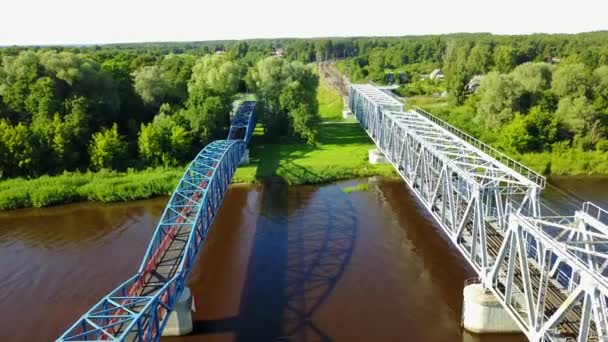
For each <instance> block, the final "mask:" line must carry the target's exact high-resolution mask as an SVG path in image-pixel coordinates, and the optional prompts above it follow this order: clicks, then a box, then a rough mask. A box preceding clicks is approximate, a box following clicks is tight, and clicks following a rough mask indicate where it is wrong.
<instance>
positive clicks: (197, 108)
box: [182, 55, 241, 143]
mask: <svg viewBox="0 0 608 342" xmlns="http://www.w3.org/2000/svg"><path fill="white" fill-rule="evenodd" d="M240 79H241V69H240V68H239V66H238V65H237V64H236V63H235V62H234V61H231V60H229V59H228V58H227V57H225V56H223V55H208V56H205V57H203V58H201V59H200V60H198V61H197V62H196V65H195V66H194V68H193V69H192V77H191V78H190V81H189V82H188V94H189V97H188V101H187V104H186V109H185V110H184V111H183V112H182V115H183V116H184V117H185V118H186V119H188V121H189V122H190V129H191V131H192V132H193V133H194V134H195V135H196V136H197V137H198V138H199V139H200V141H202V142H204V143H207V142H209V141H210V140H212V139H215V138H219V137H224V136H225V134H226V131H227V129H228V127H229V125H230V117H229V115H230V110H231V108H232V97H233V96H234V94H235V93H236V91H237V90H238V86H239V81H240Z"/></svg>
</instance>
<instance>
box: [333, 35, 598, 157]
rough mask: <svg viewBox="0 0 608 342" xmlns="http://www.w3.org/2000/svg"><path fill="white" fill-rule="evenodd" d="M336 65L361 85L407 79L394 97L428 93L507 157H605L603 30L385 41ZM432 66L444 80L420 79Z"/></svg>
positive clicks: (451, 117) (444, 112) (442, 111)
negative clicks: (393, 76) (397, 76)
mask: <svg viewBox="0 0 608 342" xmlns="http://www.w3.org/2000/svg"><path fill="white" fill-rule="evenodd" d="M423 44H424V46H425V48H424V49H422V48H421V47H422V46H423ZM339 67H340V68H341V70H342V71H343V72H345V73H346V74H348V76H349V77H351V80H355V81H360V82H364V81H367V80H372V81H376V82H384V81H385V74H387V73H394V72H398V73H405V74H406V75H407V76H408V77H407V81H406V83H407V84H404V85H402V86H401V87H400V88H399V89H397V92H399V93H402V94H406V95H434V96H431V97H430V98H429V99H427V100H428V101H430V102H429V103H430V104H431V105H430V107H429V109H430V110H431V111H432V112H434V113H436V114H439V115H440V116H442V117H444V118H446V119H447V120H448V121H450V122H451V123H453V124H456V125H457V126H459V127H460V128H463V129H465V130H466V131H468V132H470V133H472V134H473V135H475V136H477V137H480V138H481V139H482V140H484V141H486V142H489V143H492V144H495V145H496V146H498V147H499V148H501V149H502V150H504V151H507V152H509V153H512V154H523V153H530V152H555V153H558V154H559V153H562V152H563V151H566V150H576V151H583V152H584V151H599V152H602V151H603V152H606V151H608V32H591V33H583V34H576V35H544V34H536V35H527V36H493V35H487V34H470V35H450V36H440V37H422V38H420V39H419V40H418V39H413V38H405V39H397V40H395V41H392V42H391V40H387V42H386V46H381V45H378V46H376V47H374V48H372V49H371V50H370V51H369V52H368V53H365V54H359V55H358V56H356V57H352V58H349V59H347V60H345V61H342V62H341V63H340V65H339ZM435 68H441V69H442V71H443V73H444V74H445V80H444V81H438V80H428V79H426V80H421V78H420V76H423V75H424V76H425V77H426V75H428V73H429V72H430V71H431V70H433V69H435ZM474 78H477V79H478V80H480V82H479V84H478V88H477V87H475V88H474V89H471V88H470V87H467V85H469V83H470V82H471V81H472V79H474ZM397 82H398V83H399V81H397ZM443 89H445V90H446V91H447V100H448V101H447V105H446V103H445V101H444V100H443V99H442V98H439V97H438V93H439V92H440V90H443ZM431 100H433V101H436V103H439V105H436V106H433V105H432V103H433V101H431ZM581 162H584V161H581ZM606 162H608V160H606Z"/></svg>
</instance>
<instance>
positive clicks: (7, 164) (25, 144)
mask: <svg viewBox="0 0 608 342" xmlns="http://www.w3.org/2000/svg"><path fill="white" fill-rule="evenodd" d="M0 141H2V146H1V147H0V150H3V151H0V153H2V152H3V154H4V155H3V156H2V157H3V158H2V160H1V161H0V165H1V173H2V176H5V177H16V176H19V175H33V174H35V170H34V169H33V168H32V167H33V162H34V160H33V155H34V146H33V141H32V135H31V133H30V131H29V129H28V127H27V126H25V125H23V124H22V123H18V124H17V125H14V126H13V125H11V124H9V123H8V122H7V121H5V120H0Z"/></svg>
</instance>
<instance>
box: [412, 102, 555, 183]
mask: <svg viewBox="0 0 608 342" xmlns="http://www.w3.org/2000/svg"><path fill="white" fill-rule="evenodd" d="M414 111H415V112H416V113H418V114H420V115H422V116H424V117H425V118H427V119H429V120H431V121H432V122H434V123H435V124H437V125H439V126H441V127H442V128H444V129H446V130H447V131H449V132H450V133H452V134H454V135H456V136H457V137H459V138H460V139H462V140H464V141H466V142H467V143H469V144H471V145H473V146H474V147H476V148H478V149H480V150H481V151H482V152H483V153H485V154H487V155H489V156H490V157H492V158H494V159H496V160H498V161H499V162H501V163H503V164H504V165H506V166H507V167H509V168H511V169H513V170H514V171H516V172H518V173H519V174H521V175H523V176H524V177H526V178H528V179H529V180H531V181H532V182H534V183H536V184H537V185H538V186H540V187H541V189H544V188H545V185H546V184H547V180H546V178H545V177H544V176H542V175H540V174H539V173H538V172H536V171H534V170H532V169H530V168H529V167H527V166H525V165H523V164H522V163H520V162H518V161H516V160H515V159H513V158H511V157H509V156H507V155H505V154H504V153H502V152H500V151H498V150H497V149H495V148H493V147H491V146H490V145H488V144H485V143H483V142H481V141H479V140H478V139H476V138H474V137H473V136H471V135H469V134H467V133H465V132H464V131H462V130H460V129H458V128H456V127H454V126H452V125H450V124H449V123H447V122H445V121H443V120H441V119H439V118H438V117H436V116H435V115H433V114H431V113H429V112H427V111H425V110H424V109H422V108H419V107H414Z"/></svg>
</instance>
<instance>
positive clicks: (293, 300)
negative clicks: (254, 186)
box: [194, 179, 357, 342]
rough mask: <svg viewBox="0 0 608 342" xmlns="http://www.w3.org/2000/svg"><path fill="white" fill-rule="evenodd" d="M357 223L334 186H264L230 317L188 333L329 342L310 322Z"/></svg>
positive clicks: (342, 264) (336, 276)
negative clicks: (237, 300)
mask: <svg viewBox="0 0 608 342" xmlns="http://www.w3.org/2000/svg"><path fill="white" fill-rule="evenodd" d="M356 239H357V217H356V214H355V210H354V209H353V204H352V202H351V200H350V198H349V196H348V195H347V194H344V193H343V192H342V191H341V190H340V189H339V188H338V187H337V186H330V187H324V188H313V187H309V188H308V187H303V188H300V189H298V190H297V191H295V190H293V189H292V190H290V189H289V188H288V186H287V184H285V183H284V182H282V181H280V180H278V179H274V180H272V181H269V182H268V183H267V184H265V186H264V190H263V196H262V205H261V212H260V215H259V217H258V218H257V222H256V233H255V237H254V241H253V247H252V251H251V255H250V258H249V264H248V267H247V275H246V280H245V285H244V288H243V290H242V293H241V302H240V307H239V313H238V315H237V316H236V317H230V318H225V319H219V320H204V321H195V322H194V325H195V326H194V334H216V333H227V332H230V333H232V334H233V336H234V339H233V340H235V341H301V342H308V341H332V338H331V336H330V335H329V334H328V333H326V332H325V331H324V330H323V328H322V327H320V326H319V325H317V324H316V323H315V313H317V312H318V310H319V309H320V308H321V307H322V306H323V304H324V302H325V301H326V300H327V299H328V298H329V297H330V296H331V294H332V292H333V290H334V289H335V287H336V286H337V285H338V283H339V281H340V278H341V276H342V275H343V273H344V271H345V270H346V268H347V266H348V264H349V261H350V258H351V255H352V253H353V250H354V246H355V241H356Z"/></svg>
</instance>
